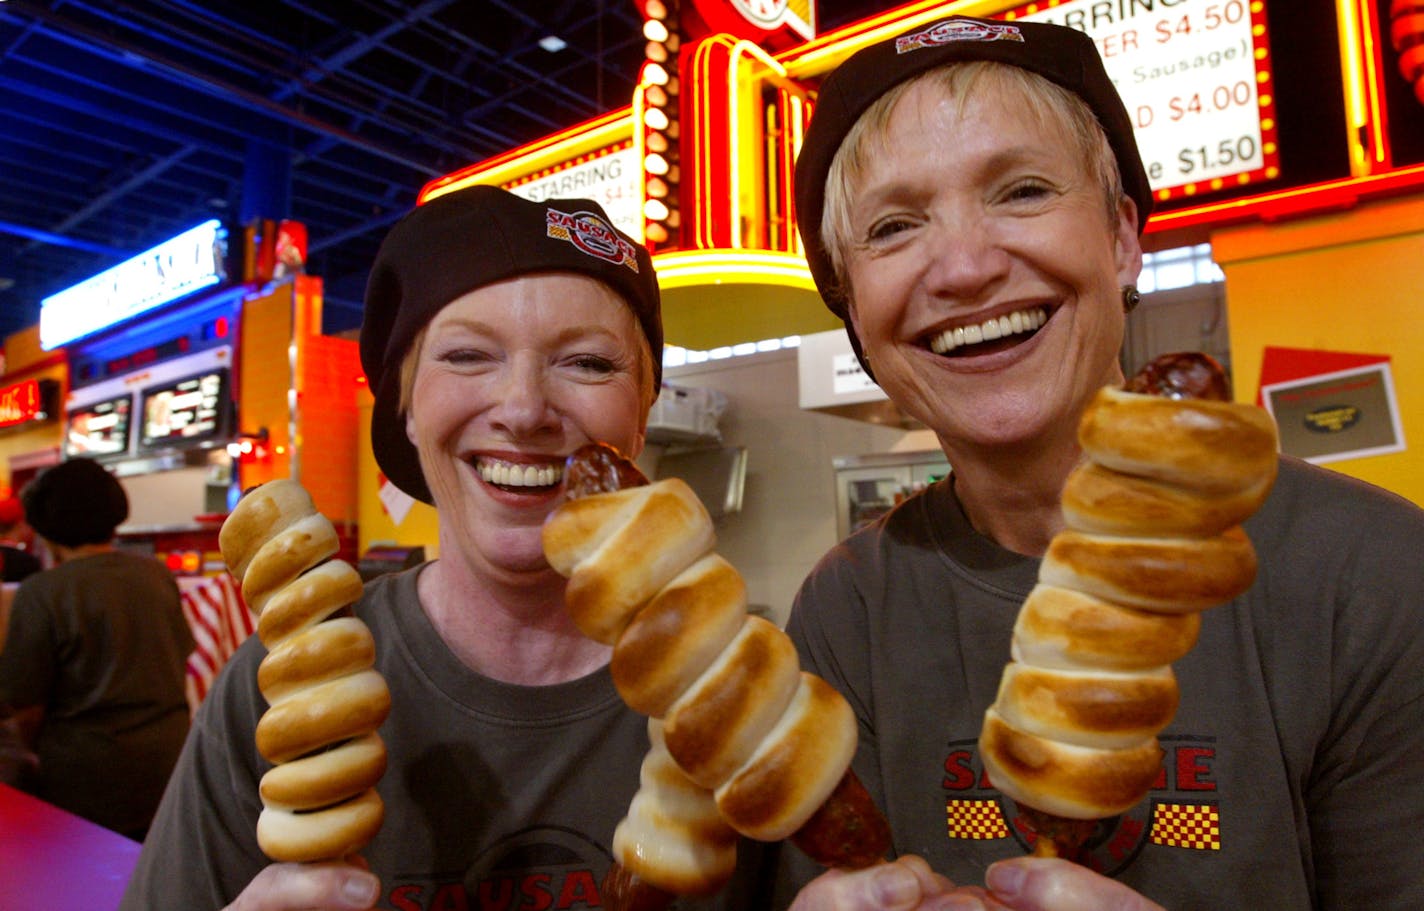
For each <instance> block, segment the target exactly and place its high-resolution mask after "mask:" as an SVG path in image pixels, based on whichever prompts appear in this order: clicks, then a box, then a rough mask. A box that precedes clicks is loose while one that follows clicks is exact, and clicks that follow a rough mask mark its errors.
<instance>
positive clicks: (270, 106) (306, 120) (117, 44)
mask: <svg viewBox="0 0 1424 911" xmlns="http://www.w3.org/2000/svg"><path fill="white" fill-rule="evenodd" d="M5 9H6V10H7V11H14V12H18V13H19V14H20V15H22V16H31V17H34V18H36V19H38V20H40V21H41V22H42V23H43V24H44V25H45V26H46V33H47V34H49V35H51V36H52V37H54V38H55V39H56V40H59V41H62V42H65V43H70V44H73V43H75V42H74V38H73V37H72V36H78V37H80V38H83V39H84V40H85V41H88V42H90V43H91V44H92V45H94V46H96V47H101V48H103V47H109V48H114V49H116V50H117V51H119V52H120V56H119V57H118V59H119V60H121V61H123V62H124V63H126V64H127V65H129V66H134V67H137V66H144V67H146V68H147V70H148V71H150V72H153V73H156V74H158V75H160V76H163V77H164V78H166V79H168V80H169V81H171V82H174V83H176V84H181V85H186V86H188V87H190V88H197V89H199V90H200V91H204V92H207V93H209V94H211V95H215V96H217V97H219V98H224V99H227V100H229V101H233V102H235V103H237V104H239V105H241V106H243V107H246V108H248V109H250V110H253V111H259V112H261V113H264V114H268V115H271V116H273V117H276V118H278V119H280V120H282V121H284V122H286V123H289V124H293V125H296V126H301V127H304V128H306V129H309V130H312V131H313V132H316V133H322V134H324V135H327V136H331V137H332V138H334V139H338V140H340V141H341V142H343V143H345V144H346V145H350V146H352V147H355V148H359V149H362V150H364V151H366V152H369V153H371V154H372V155H375V156H377V157H379V158H383V159H385V160H386V161H390V162H393V163H395V164H400V165H404V166H405V167H408V168H411V169H412V170H414V171H417V172H419V173H422V174H427V175H429V176H430V177H438V176H440V173H441V172H440V170H439V169H438V168H431V167H430V166H429V165H427V164H426V163H425V162H422V161H417V160H415V159H413V158H411V157H410V156H408V155H406V154H404V153H402V152H398V151H395V150H393V149H388V148H386V147H385V146H383V145H381V144H380V143H376V142H372V141H371V140H369V139H366V138H364V137H362V136H357V135H355V134H353V133H350V132H348V131H346V130H343V129H341V128H340V127H337V126H334V125H332V124H330V123H326V122H325V121H323V120H319V119H317V118H315V117H312V116H310V115H308V114H305V113H303V112H301V111H295V110H292V109H291V108H288V107H287V106H286V105H283V104H280V103H278V102H275V101H272V100H270V99H268V98H265V97H263V96H262V95H259V94H257V93H255V92H249V91H247V90H246V89H243V88H239V87H238V86H235V85H231V84H229V83H227V82H224V81H223V80H220V79H216V78H213V77H210V76H207V75H205V74H203V73H198V72H195V71H193V70H191V69H189V68H188V67H186V66H184V65H183V64H180V63H178V62H176V61H173V60H170V59H167V58H165V57H162V56H160V55H158V54H156V53H154V52H153V51H151V50H149V49H147V48H144V47H140V46H139V45H136V44H134V43H132V42H129V41H124V40H123V39H121V38H117V37H115V36H113V35H107V34H104V33H102V32H96V31H95V30H93V29H90V28H88V27H86V26H83V25H80V24H79V23H76V22H73V21H70V20H69V19H68V18H67V17H64V16H58V15H55V14H54V13H52V12H50V11H48V10H43V9H36V8H35V7H33V6H30V5H29V4H24V3H8V4H6V5H5ZM140 61H141V62H140Z"/></svg>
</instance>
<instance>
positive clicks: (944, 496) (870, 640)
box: [787, 17, 1424, 911]
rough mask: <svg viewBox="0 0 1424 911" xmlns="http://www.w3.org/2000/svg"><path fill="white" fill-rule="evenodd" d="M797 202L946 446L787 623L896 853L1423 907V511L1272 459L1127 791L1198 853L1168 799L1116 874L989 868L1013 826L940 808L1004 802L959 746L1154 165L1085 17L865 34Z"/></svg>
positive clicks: (982, 692) (1042, 528)
mask: <svg viewBox="0 0 1424 911" xmlns="http://www.w3.org/2000/svg"><path fill="white" fill-rule="evenodd" d="M796 197H797V199H796V202H797V210H798V213H799V215H800V219H801V222H800V226H801V231H802V235H803V239H804V241H805V243H806V247H807V251H808V260H809V261H810V264H811V270H812V273H813V275H814V276H815V278H816V281H817V285H818V287H819V288H820V290H821V293H822V295H823V297H824V298H825V300H826V302H827V304H828V306H829V307H830V308H831V309H832V311H834V312H835V313H836V314H837V315H839V316H841V317H842V318H843V319H844V320H845V322H846V327H847V331H848V332H849V333H850V337H851V341H852V343H853V345H854V347H855V349H856V351H857V352H858V353H859V354H860V355H861V357H862V361H863V363H864V364H865V366H866V368H867V369H868V370H873V374H874V376H875V378H876V380H877V381H878V382H879V384H880V385H881V387H882V388H883V389H884V390H885V391H886V393H887V394H888V395H889V397H890V398H891V399H892V400H893V401H895V402H896V403H897V404H898V405H899V406H900V407H901V408H903V409H904V410H905V411H906V412H907V413H909V414H910V415H912V416H914V417H915V418H917V419H918V420H920V421H921V422H923V423H924V424H925V425H926V426H928V427H930V428H931V429H932V430H933V431H934V432H935V434H936V436H937V438H938V440H939V442H940V445H941V447H942V448H943V450H944V452H945V454H946V456H947V457H948V460H949V463H950V465H951V466H952V467H953V473H952V475H951V476H950V477H948V478H947V479H945V480H943V481H941V482H939V483H937V484H935V485H933V486H932V487H930V488H929V489H928V490H926V491H925V492H924V493H922V494H920V495H917V496H915V497H913V498H911V499H909V500H907V501H906V502H904V503H903V504H901V505H900V506H898V507H897V508H896V509H895V510H894V511H893V512H891V513H890V514H889V515H888V516H886V517H884V518H883V519H881V520H880V521H879V522H877V523H876V524H875V525H873V526H871V527H869V528H868V529H866V530H864V531H862V532H860V533H858V534H856V535H853V536H851V537H850V538H849V539H848V540H847V541H845V542H843V543H842V544H841V545H840V546H838V547H837V548H836V549H834V550H833V551H832V552H831V553H830V554H829V555H828V556H827V557H826V558H825V559H824V560H823V561H822V563H821V564H820V565H819V566H818V567H817V569H816V570H815V571H814V572H813V573H812V575H811V576H810V577H809V578H808V580H807V582H806V583H805V585H804V587H803V588H802V590H801V592H800V594H799V596H798V599H797V601H796V604H795V607H794V610H793V614H792V618H791V621H790V627H789V629H790V632H791V633H792V635H793V638H794V639H796V640H797V641H798V644H799V646H800V647H801V649H802V651H803V660H804V663H805V666H807V667H808V669H811V670H813V671H814V672H816V673H819V674H822V675H823V676H825V677H826V679H827V680H829V681H831V682H832V683H833V684H835V685H836V686H837V687H838V688H839V689H840V690H841V691H842V692H843V693H844V694H845V695H846V696H847V697H848V698H849V699H850V701H851V703H852V705H854V706H855V708H856V710H857V713H858V715H859V717H860V721H861V726H862V737H861V741H860V743H861V748H860V752H859V755H858V756H857V759H856V762H855V769H856V771H857V773H858V774H859V775H860V776H861V778H862V779H863V780H864V781H865V783H866V785H867V787H869V789H870V791H871V793H872V794H873V795H874V796H875V797H876V798H877V800H878V801H879V802H880V805H881V806H882V807H883V808H884V809H885V810H886V812H887V815H888V817H889V820H890V824H891V829H892V831H893V833H894V836H895V845H896V849H897V850H898V851H900V852H902V853H906V854H908V853H914V854H919V855H922V856H923V857H924V858H926V859H927V860H928V862H929V865H930V867H932V868H933V869H934V870H935V871H937V872H939V873H942V874H945V875H947V876H948V877H950V878H951V879H954V880H956V881H959V882H977V881H979V880H980V879H981V878H982V877H983V876H984V875H985V871H986V869H987V871H988V882H989V884H990V885H991V886H993V887H994V888H995V889H1001V890H1004V891H1002V892H1001V893H1000V896H1001V897H1006V896H1007V895H1009V894H1010V890H1009V887H1008V886H1009V884H1008V883H1007V882H1006V876H1007V879H1010V880H1019V882H1018V885H1017V887H1016V888H1015V889H1013V890H1012V893H1013V894H1014V896H1015V900H1016V901H1020V902H1030V903H1037V904H1035V905H1034V906H1035V907H1055V908H1061V909H1069V908H1079V907H1098V908H1104V907H1113V908H1129V907H1131V908H1141V907H1151V906H1150V905H1148V904H1147V903H1146V902H1145V901H1143V900H1141V899H1133V898H1129V897H1127V896H1125V895H1124V893H1125V892H1126V890H1125V888H1124V886H1123V885H1122V884H1127V885H1130V886H1132V887H1133V888H1134V889H1137V890H1139V891H1140V892H1141V893H1143V894H1145V895H1146V896H1150V897H1151V898H1152V899H1155V900H1156V901H1159V902H1161V903H1162V904H1163V905H1165V906H1167V907H1169V908H1228V907H1230V908H1265V907H1269V908H1282V909H1284V908H1302V909H1303V908H1328V909H1335V908H1342V909H1343V908H1359V907H1370V908H1399V909H1405V908H1418V907H1424V873H1421V872H1420V871H1421V870H1424V848H1422V847H1421V846H1420V842H1419V841H1418V839H1416V838H1415V837H1414V835H1413V831H1414V829H1415V828H1416V827H1417V822H1418V820H1420V819H1421V818H1424V791H1421V790H1420V789H1419V788H1418V786H1417V782H1418V778H1419V775H1420V773H1421V771H1424V758H1421V757H1424V676H1421V675H1420V674H1419V673H1418V668H1419V667H1420V666H1421V662H1424V613H1421V612H1420V610H1419V609H1418V605H1419V603H1420V601H1421V599H1424V561H1420V560H1419V559H1418V557H1417V555H1418V553H1419V552H1420V551H1421V546H1424V514H1421V512H1420V510H1418V509H1417V508H1415V507H1413V506H1412V505H1410V504H1408V503H1407V502H1405V501H1403V500H1402V499H1400V498H1399V497H1396V496H1393V495H1391V494H1388V493H1386V492H1384V491H1381V490H1378V489H1376V488H1373V487H1370V486H1369V485H1366V484H1363V483H1360V482H1358V481H1354V480H1351V479H1348V478H1345V477H1343V476H1341V475H1338V474H1334V473H1332V472H1328V471H1325V470H1322V469H1318V468H1315V467H1312V466H1310V465H1307V464H1304V463H1302V462H1300V461H1298V460H1295V459H1291V458H1288V457H1282V458H1281V460H1280V473H1279V477H1278V479H1277V481H1276V484H1275V487H1274V490H1273V493H1272V495H1271V497H1270V499H1269V501H1268V502H1267V503H1266V505H1265V506H1264V507H1263V508H1262V509H1261V510H1260V512H1259V513H1258V514H1257V515H1256V516H1255V517H1254V518H1253V519H1251V520H1250V521H1249V522H1248V523H1247V525H1246V529H1247V532H1248V533H1249V535H1250V537H1251V539H1252V541H1253V542H1254V544H1255V548H1256V550H1257V553H1258V555H1259V560H1260V567H1259V572H1258V574H1257V577H1256V582H1255V585H1254V587H1253V588H1252V589H1251V590H1250V591H1248V592H1247V593H1246V594H1245V595H1243V596H1241V597H1240V598H1237V599H1236V600H1235V601H1234V602H1232V603H1231V604H1229V605H1226V606H1222V607H1218V608H1216V609H1214V610H1212V611H1209V612H1207V614H1206V616H1205V618H1204V624H1203V629H1202V633H1201V637H1200V640H1199V641H1198V643H1197V645H1196V647H1195V648H1194V649H1193V650H1192V651H1191V652H1190V653H1189V654H1188V655H1187V656H1186V657H1185V658H1183V659H1181V660H1180V661H1178V662H1177V663H1176V665H1175V668H1176V671H1177V676H1178V678H1179V680H1180V682H1181V690H1182V692H1181V705H1180V707H1179V708H1178V710H1177V713H1176V719H1175V721H1174V722H1173V723H1172V724H1171V725H1170V726H1169V727H1168V728H1167V729H1166V730H1165V731H1164V732H1163V735H1162V742H1163V743H1164V744H1165V745H1166V747H1167V750H1168V754H1167V759H1166V762H1165V763H1164V778H1163V782H1162V787H1161V788H1159V789H1158V790H1156V791H1154V793H1153V796H1152V797H1151V798H1149V800H1148V801H1146V802H1144V804H1143V805H1142V807H1141V808H1140V809H1141V811H1142V813H1144V814H1146V813H1148V812H1149V811H1150V810H1151V809H1152V807H1153V806H1154V803H1155V802H1158V801H1160V802H1162V803H1165V804H1169V805H1177V806H1186V807H1187V809H1188V810H1189V811H1190V812H1191V813H1195V814H1199V815H1201V816H1203V817H1205V818H1206V819H1207V820H1208V822H1209V823H1211V822H1213V821H1214V824H1215V826H1216V828H1209V834H1208V836H1207V837H1206V838H1205V840H1204V841H1203V842H1201V843H1199V847H1195V848H1194V847H1191V845H1192V844H1193V842H1192V840H1191V839H1190V838H1188V837H1184V838H1182V839H1180V840H1174V839H1173V838H1172V837H1171V836H1172V832H1171V831H1170V825H1169V824H1168V823H1164V822H1163V818H1162V817H1153V816H1134V815H1132V814H1129V815H1128V816H1125V817H1123V818H1121V819H1117V820H1108V821H1106V822H1104V823H1103V824H1102V826H1101V827H1100V830H1099V832H1098V834H1097V836H1096V838H1095V840H1094V842H1093V844H1092V845H1091V847H1092V848H1093V856H1092V861H1091V862H1093V863H1096V864H1098V865H1100V866H1101V868H1102V869H1103V870H1104V871H1105V872H1107V873H1109V874H1110V875H1111V876H1113V877H1116V878H1117V879H1118V880H1120V883H1114V882H1112V881H1111V880H1109V879H1107V878H1105V877H1102V876H1096V875H1094V874H1091V873H1088V872H1087V871H1086V870H1084V869H1083V868H1081V867H1077V868H1075V867H1073V866H1072V865H1069V864H1065V863H1062V862H1056V861H1055V862H1046V861H1038V860H1030V859H1018V860H1011V861H1008V864H1009V865H1007V866H1001V865H1000V864H1001V863H1002V862H1004V861H1005V860H1006V859H1008V858H1014V857H1016V856H1019V855H1022V853H1023V852H1024V850H1025V849H1024V847H1023V846H1022V845H1021V843H1020V842H1019V841H1018V840H1016V839H1015V838H1013V837H1007V833H1004V834H1003V836H1001V837H985V838H974V837H970V835H972V834H973V833H970V834H969V835H965V836H964V837H956V834H957V833H958V832H959V831H960V830H959V829H958V828H957V826H956V822H957V820H956V819H955V817H954V816H953V814H954V813H955V812H956V811H955V809H954V808H955V806H957V805H964V806H971V807H977V808H979V809H983V808H984V807H985V806H986V805H992V804H994V803H995V802H996V800H997V798H998V796H999V795H998V794H997V792H995V791H993V790H992V789H991V788H988V787H985V786H984V785H983V783H982V781H981V776H982V769H983V765H982V763H981V762H980V761H979V759H978V756H977V746H976V742H977V739H978V736H979V732H980V729H981V724H982V720H983V716H984V711H985V708H986V707H987V706H988V705H989V704H990V703H991V702H992V701H993V699H994V696H995V692H996V689H997V687H998V683H999V680H1000V675H1001V672H1002V670H1003V667H1004V665H1005V663H1006V662H1007V661H1008V660H1009V657H1010V655H1009V641H1010V635H1011V630H1012V626H1013V624H1014V621H1015V618H1016V617H1017V615H1018V611H1019V607H1020V605H1021V604H1022V602H1023V600H1024V598H1025V596H1026V595H1027V594H1028V592H1029V590H1030V589H1031V588H1032V586H1033V585H1034V583H1035V582H1036V579H1037V572H1038V566H1039V558H1040V557H1041V555H1042V554H1043V552H1044V550H1045V548H1046V546H1047V544H1048V541H1049V540H1050V538H1051V537H1052V536H1053V535H1054V534H1055V533H1056V532H1057V531H1058V530H1060V529H1061V527H1062V524H1063V523H1062V518H1061V514H1060V510H1059V492H1060V489H1061V488H1062V485H1063V481H1064V479H1065V478H1066V476H1067V474H1068V472H1069V471H1070V470H1071V469H1072V468H1073V467H1074V465H1075V464H1077V462H1078V461H1079V459H1080V457H1081V453H1080V450H1079V448H1078V445H1077V441H1076V426H1077V422H1078V417H1079V415H1080V414H1081V413H1082V412H1083V410H1084V408H1085V406H1086V404H1087V402H1088V401H1089V399H1090V397H1091V396H1092V395H1093V394H1094V393H1095V391H1096V390H1097V389H1098V388H1099V387H1101V386H1104V385H1110V384H1120V383H1121V382H1122V381H1123V372H1122V369H1121V368H1120V366H1119V361H1118V356H1119V349H1120V346H1121V342H1122V337H1123V327H1124V320H1125V312H1126V310H1128V309H1130V306H1131V305H1132V304H1133V303H1135V290H1134V289H1132V288H1131V286H1132V284H1133V283H1134V281H1135V280H1136V277H1137V274H1138V272H1139V270H1140V268H1141V248H1140V245H1139V241H1138V232H1139V231H1140V230H1141V228H1142V225H1143V224H1144V223H1145V221H1146V218H1147V214H1148V211H1149V209H1150V206H1151V191H1150V188H1149V187H1148V184H1147V178H1146V175H1145V173H1144V170H1143V166H1142V164H1141V161H1140V159H1139V157H1138V153H1137V149H1136V146H1135V142H1134V138H1133V134H1132V129H1131V124H1130V121H1129V119H1128V117H1127V114H1126V112H1125V110H1124V109H1123V107H1122V103H1121V101H1120V100H1119V99H1118V97H1117V94H1116V91H1115V90H1114V88H1113V86H1112V83H1111V81H1110V80H1109V79H1108V77H1107V75H1106V73H1105V72H1104V71H1103V68H1102V64H1101V61H1100V60H1099V58H1098V55H1097V53H1096V50H1095V48H1094V46H1093V43H1092V41H1091V40H1090V39H1089V38H1088V37H1087V36H1086V35H1084V34H1082V33H1080V32H1077V31H1074V30H1071V29H1066V28H1062V27H1059V26H1052V25H1046V24H1038V23H1029V22H1022V23H1002V22H985V21H979V20H973V19H967V18H962V17H952V18H949V19H946V20H944V21H942V22H939V23H935V24H933V25H927V26H924V27H922V28H919V29H915V30H913V31H912V32H910V33H907V34H905V35H902V36H898V37H897V38H892V39H889V40H887V41H885V42H882V43H880V44H878V45H875V46H873V47H870V48H868V49H866V50H863V51H861V52H859V53H858V54H856V55H854V56H852V57H851V58H850V59H848V60H847V61H846V62H845V63H844V64H842V65H841V67H840V68H839V69H838V70H837V71H836V72H835V73H833V74H832V75H831V76H830V77H829V78H828V79H827V80H826V82H825V83H824V85H823V86H822V89H821V92H820V95H819V98H818V101H817V106H816V112H815V116H814V117H813V118H812V123H811V125H810V128H809V131H808V134H807V138H806V142H805V146H804V148H803V150H802V152H801V156H800V158H799V160H798V163H797V174H796ZM1003 318H1008V324H1009V331H1007V332H1004V331H992V332H990V331H984V329H985V327H988V326H991V325H992V326H993V327H994V328H995V329H996V330H997V329H998V328H999V327H1000V326H1002V325H1003V323H1002V322H1001V319H1003ZM1001 805H1002V806H1003V808H1004V810H1005V811H1006V812H1007V814H1008V818H1007V819H1006V820H1005V822H1006V824H1007V825H1008V826H1009V827H1010V829H1012V827H1013V826H1014V819H1013V812H1014V810H1013V804H1012V802H1011V801H1008V800H1004V801H1003V802H1002V804H1001ZM1164 827H1165V828H1166V831H1164ZM1212 833H1214V835H1213V834H1212ZM796 861H797V858H795V857H794V856H788V857H787V863H788V864H790V865H794V864H795V863H796ZM991 865H993V866H991ZM813 872H814V871H803V873H802V874H801V875H800V876H799V877H795V876H793V877H792V878H791V885H792V886H795V885H799V883H800V882H801V881H802V880H804V879H805V878H808V877H809V876H810V875H812V874H813ZM878 872H881V871H870V872H868V873H866V874H859V875H856V876H847V877H841V878H839V879H838V881H835V882H831V881H829V880H827V879H825V878H822V879H821V880H818V881H817V884H816V887H813V889H808V890H807V892H806V893H804V894H803V895H802V902H801V903H800V904H798V905H797V907H798V908H799V909H806V911H810V909H813V908H830V907H838V906H840V905H838V904H837V903H836V901H837V899H838V898H839V897H840V895H848V894H852V893H854V892H855V890H864V889H866V888H867V887H868V884H869V879H870V877H873V876H875V875H876V874H877V873H878ZM830 886H836V887H838V889H839V890H840V892H839V893H838V892H836V891H834V890H831V889H830V888H828V887H830ZM817 887H822V888H817ZM911 891H913V890H911ZM813 892H814V894H815V901H814V902H813V901H812V900H811V899H812V893H813ZM1030 893H1032V895H1030ZM922 895H923V896H926V898H925V906H926V907H932V906H938V905H936V904H934V903H935V902H936V901H938V899H935V898H933V897H932V896H933V890H932V889H926V890H923V892H922ZM1050 895H1051V896H1052V898H1051V899H1050V898H1048V896H1050ZM982 900H983V901H984V902H985V904H984V906H986V907H998V906H997V905H996V904H993V903H992V902H991V901H989V900H988V899H982ZM906 901H907V902H908V901H910V900H909V899H907V900H906ZM955 901H957V902H960V904H958V905H956V906H958V907H973V906H975V904H974V903H975V901H977V900H976V899H974V898H968V897H964V898H956V899H955Z"/></svg>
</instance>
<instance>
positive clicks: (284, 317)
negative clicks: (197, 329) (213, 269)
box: [235, 282, 292, 490]
mask: <svg viewBox="0 0 1424 911" xmlns="http://www.w3.org/2000/svg"><path fill="white" fill-rule="evenodd" d="M241 333H242V335H241V339H240V342H239V344H238V349H237V350H238V356H239V357H240V358H241V361H240V362H239V365H238V381H237V395H236V396H235V398H236V401H237V408H238V419H239V421H240V423H241V425H242V426H241V429H242V430H243V431H245V432H247V433H255V432H256V431H257V430H258V429H259V428H261V427H266V428H267V433H268V434H269V437H268V448H269V451H270V452H271V454H272V457H271V460H270V461H267V462H256V463H252V464H248V465H243V466H242V467H241V468H240V469H239V470H240V471H241V476H240V478H239V481H240V482H241V485H242V488H243V489H244V490H246V489H247V488H249V487H255V486H257V485H258V484H265V483H266V482H268V481H270V480H272V479H273V478H285V477H289V476H290V474H291V470H292V468H291V460H290V458H289V456H288V455H287V453H289V452H290V451H291V446H292V439H291V423H290V420H289V415H290V414H291V412H290V410H289V409H288V407H287V390H288V389H289V388H290V387H291V385H292V367H291V360H290V358H289V356H288V354H287V346H288V345H289V344H290V342H291V339H292V284H291V283H290V282H286V283H282V284H279V285H275V286H273V288H272V289H271V292H270V293H269V294H266V295H263V296H260V297H251V298H248V299H247V300H245V301H243V303H242V329H241Z"/></svg>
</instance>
